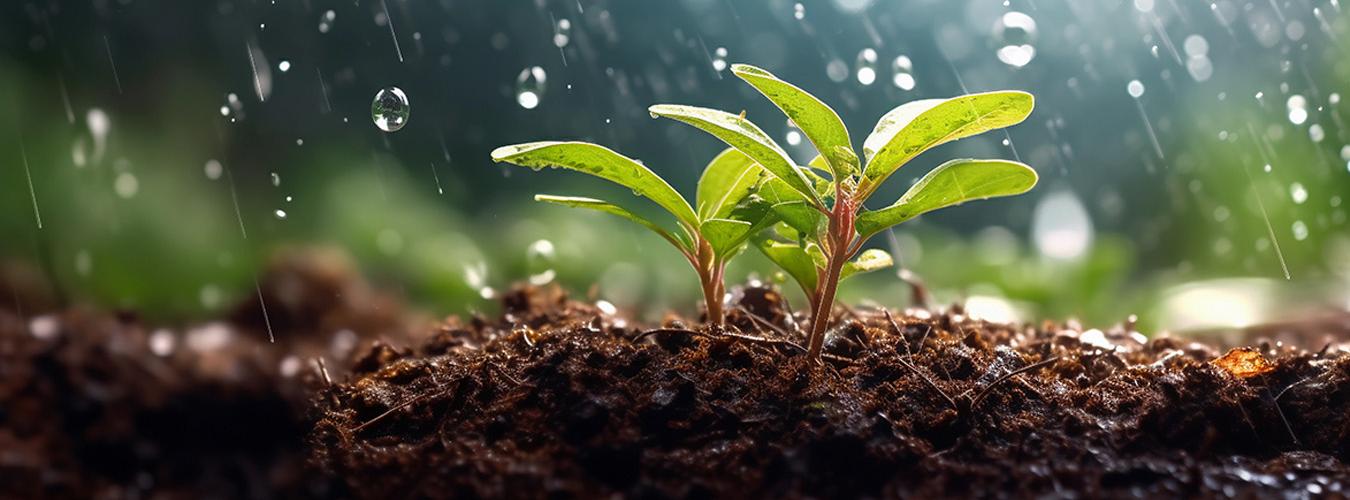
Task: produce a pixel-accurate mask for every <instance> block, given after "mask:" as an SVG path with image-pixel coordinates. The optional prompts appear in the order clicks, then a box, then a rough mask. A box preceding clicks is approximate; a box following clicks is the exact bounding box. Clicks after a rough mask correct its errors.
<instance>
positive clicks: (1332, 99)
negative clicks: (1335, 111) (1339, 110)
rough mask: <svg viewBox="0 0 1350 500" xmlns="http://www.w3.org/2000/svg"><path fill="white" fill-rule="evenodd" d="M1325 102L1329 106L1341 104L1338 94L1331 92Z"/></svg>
mask: <svg viewBox="0 0 1350 500" xmlns="http://www.w3.org/2000/svg"><path fill="white" fill-rule="evenodd" d="M1327 102H1329V103H1331V104H1340V103H1341V95H1340V94H1338V93H1336V92H1332V93H1331V95H1330V96H1328V97H1327Z"/></svg>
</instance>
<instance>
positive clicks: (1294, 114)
mask: <svg viewBox="0 0 1350 500" xmlns="http://www.w3.org/2000/svg"><path fill="white" fill-rule="evenodd" d="M1284 106H1285V108H1286V109H1288V110H1289V123H1292V124H1294V125H1302V124H1303V122H1306V121H1308V99H1306V98H1304V97H1303V96H1301V95H1299V94H1294V95H1291V96H1289V100H1287V101H1285V103H1284Z"/></svg>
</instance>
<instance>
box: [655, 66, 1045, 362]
mask: <svg viewBox="0 0 1350 500" xmlns="http://www.w3.org/2000/svg"><path fill="white" fill-rule="evenodd" d="M732 72H733V73H735V74H736V76H738V77H740V78H741V79H742V80H745V81H746V83H749V84H750V85H751V86H752V87H754V88H755V89H756V90H758V91H759V92H760V93H761V94H763V95H764V96H765V97H767V98H768V99H769V100H770V101H772V102H773V104H774V105H775V106H778V108H779V109H781V110H782V111H783V113H784V114H786V115H787V116H788V118H789V119H791V120H792V121H793V122H794V123H796V125H797V126H798V127H800V128H801V130H802V132H803V133H804V134H805V135H806V137H807V138H808V139H810V141H811V143H812V144H813V145H815V147H816V150H817V151H818V152H820V155H819V156H818V157H816V159H815V160H814V161H812V162H811V164H810V166H807V167H802V166H798V165H796V164H795V163H794V162H793V161H792V159H791V158H790V157H789V156H788V155H787V153H786V152H785V151H784V150H783V148H782V147H780V146H779V145H778V144H777V143H776V142H774V141H773V139H770V138H769V136H768V135H767V134H765V133H764V131H763V130H761V129H760V128H759V127H757V126H755V124H753V123H751V122H750V121H749V120H747V119H746V118H745V116H744V114H741V115H736V114H731V113H726V112H723V111H718V110H714V109H707V108H698V107H692V106H671V105H657V106H652V107H651V108H650V111H651V114H652V116H653V117H657V116H662V117H666V118H671V119H675V120H678V121H681V122H684V123H687V124H689V125H692V126H694V127H697V128H699V129H702V130H704V131H706V132H708V133H710V134H712V135H713V136H716V137H717V138H718V139H721V140H722V141H723V142H726V143H727V144H728V145H730V146H731V147H733V148H735V149H737V150H739V151H740V152H742V153H744V154H745V155H746V156H748V157H750V158H751V159H753V160H754V161H755V162H757V163H758V164H759V165H761V166H762V167H763V168H764V170H765V171H766V172H768V174H769V176H768V177H767V178H766V180H765V181H764V182H762V183H761V184H760V185H759V186H757V187H756V189H755V194H756V197H757V198H759V199H762V200H763V201H764V202H765V203H767V204H769V205H770V206H771V210H769V211H768V212H769V213H771V214H772V217H771V219H777V221H776V223H775V224H773V228H774V230H773V231H770V232H771V233H776V236H777V237H774V235H766V236H756V237H755V244H756V246H757V247H758V248H759V249H760V250H761V251H762V252H763V253H764V254H765V255H766V256H768V257H769V259H770V260H772V261H773V262H774V263H775V264H777V265H778V266H779V267H782V268H783V270H784V271H786V272H787V274H789V275H791V276H792V277H793V279H794V280H795V281H797V283H798V284H799V285H800V286H801V287H802V290H803V291H805V292H806V294H807V296H808V298H809V299H810V302H811V312H812V319H811V330H810V337H809V343H808V350H807V354H808V356H809V357H810V358H811V359H819V358H820V351H821V346H822V344H823V343H824V340H825V330H826V327H827V326H828V324H829V319H830V311H831V310H832V309H833V305H834V296H835V291H836V289H837V288H838V286H839V282H840V281H841V280H843V279H845V278H848V277H849V276H851V275H853V274H857V273H860V272H866V271H872V270H876V269H881V268H884V267H887V266H889V265H890V264H891V258H890V256H889V255H888V254H886V253H885V252H883V251H881V250H868V251H866V252H861V251H862V247H863V244H864V243H866V242H867V240H868V239H870V238H871V237H872V236H874V235H876V234H877V233H879V232H881V231H883V230H885V229H887V228H889V227H891V226H894V225H897V224H900V223H902V222H905V221H907V220H910V219H912V218H914V217H917V216H919V215H921V214H923V213H926V212H930V211H933V210H937V209H939V208H944V207H949V206H952V205H958V204H961V203H964V202H966V201H969V200H975V199H985V198H993V197H998V196H1009V195H1014V194H1021V193H1024V192H1026V191H1028V190H1030V189H1031V188H1032V186H1035V185H1036V179H1037V177H1036V171H1035V170H1032V169H1031V167H1028V166H1026V165H1024V164H1021V163H1018V162H1013V161H1005V160H970V159H962V160H951V161H948V162H946V163H943V164H942V165H940V166H938V167H937V168H935V169H933V171H931V172H929V173H928V175H925V176H924V177H923V178H921V179H919V181H918V182H917V183H916V184H914V186H912V187H911V188H910V189H909V190H908V191H907V192H905V194H904V195H903V196H901V197H900V199H899V200H897V201H896V202H895V203H892V204H891V205H890V206H887V207H885V208H882V209H879V210H867V209H866V208H865V207H864V206H863V203H864V202H865V201H867V199H868V198H869V197H871V195H872V194H873V193H875V192H876V190H877V188H878V187H880V186H881V184H882V183H883V182H885V180H886V179H887V178H888V177H890V176H891V174H892V173H895V171H896V170H898V169H899V168H900V167H901V166H902V165H904V164H905V163H907V162H908V161H910V160H912V159H913V158H914V157H916V156H918V155H919V154H920V153H922V152H924V151H926V150H928V149H929V148H932V147H934V146H937V145H940V144H943V143H946V142H950V141H953V140H956V139H961V138H963V137H968V136H971V135H975V134H979V133H981V132H985V131H987V130H992V129H996V128H1002V127H1007V126H1010V125H1014V124H1017V123H1018V122H1021V121H1022V120H1023V119H1025V118H1026V117H1027V115H1029V114H1031V109H1032V107H1033V98H1032V96H1031V94H1028V93H1025V92H1017V91H1002V92H988V93H982V94H970V95H963V96H959V97H954V98H951V99H924V100H919V101H913V102H909V103H906V104H902V105H900V106H899V107H896V108H895V109H892V110H891V111H890V112H888V113H886V114H885V115H884V116H882V117H881V120H880V121H878V122H877V125H876V127H875V128H874V129H873V130H872V133H871V134H869V135H868V136H867V139H866V140H865V141H864V142H863V156H864V157H865V158H866V164H865V165H863V163H862V162H861V161H859V158H858V155H857V154H856V153H854V150H853V147H852V144H851V142H850V139H849V134H848V130H847V129H846V128H845V127H844V123H843V121H842V120H840V119H839V115H838V114H836V113H835V112H834V110H833V109H831V108H830V107H829V106H827V105H825V103H823V102H821V101H820V100H819V99H817V98H816V97H815V96H812V95H811V94H809V93H807V92H806V91H804V90H802V89H800V88H797V87H796V86H794V85H792V84H790V83H787V82H785V81H783V80H780V79H778V78H777V77H775V76H774V75H773V74H771V73H769V72H768V71H765V70H763V69H760V68H756V67H754V66H748V65H744V64H737V65H733V66H732ZM822 174H823V175H822ZM826 176H828V177H826ZM762 222H763V221H761V223H762ZM761 225H762V224H761ZM859 252H861V255H859ZM854 257H857V259H854Z"/></svg>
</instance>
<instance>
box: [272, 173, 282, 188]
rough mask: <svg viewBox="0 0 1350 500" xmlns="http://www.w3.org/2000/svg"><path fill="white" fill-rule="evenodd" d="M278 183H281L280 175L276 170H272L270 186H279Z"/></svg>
mask: <svg viewBox="0 0 1350 500" xmlns="http://www.w3.org/2000/svg"><path fill="white" fill-rule="evenodd" d="M280 185H281V176H280V175H277V173H276V172H272V186H280Z"/></svg>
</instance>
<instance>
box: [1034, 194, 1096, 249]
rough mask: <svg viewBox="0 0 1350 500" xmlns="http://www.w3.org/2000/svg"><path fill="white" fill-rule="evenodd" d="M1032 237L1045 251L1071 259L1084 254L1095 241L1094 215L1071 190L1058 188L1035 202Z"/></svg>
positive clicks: (1038, 246) (1037, 245) (1039, 247)
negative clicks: (1093, 230)
mask: <svg viewBox="0 0 1350 500" xmlns="http://www.w3.org/2000/svg"><path fill="white" fill-rule="evenodd" d="M1031 234H1032V240H1033V241H1035V242H1036V248H1037V249H1038V250H1040V252H1041V254H1042V255H1045V256H1047V257H1050V258H1052V259H1060V260H1069V259H1075V258H1078V257H1081V256H1082V255H1083V254H1084V253H1086V252H1087V250H1088V248H1089V247H1090V246H1091V245H1092V219H1090V218H1089V217H1088V213H1087V209H1086V208H1084V207H1083V202H1082V201H1079V199H1078V197H1077V196H1074V194H1073V193H1071V192H1069V191H1058V192H1054V193H1051V194H1049V195H1047V196H1046V197H1045V198H1042V199H1041V201H1040V203H1038V204H1037V205H1036V211H1035V215H1034V216H1033V218H1032V223H1031Z"/></svg>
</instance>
